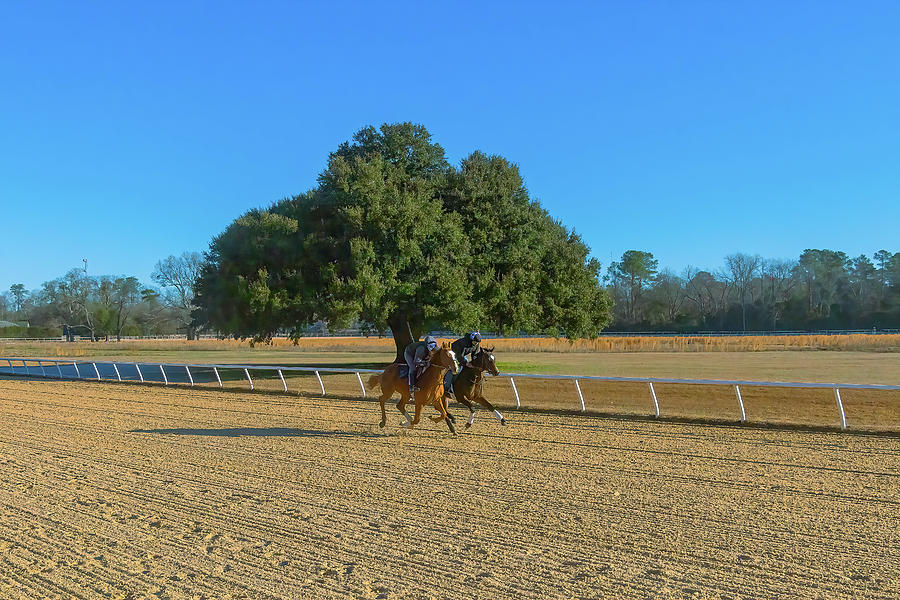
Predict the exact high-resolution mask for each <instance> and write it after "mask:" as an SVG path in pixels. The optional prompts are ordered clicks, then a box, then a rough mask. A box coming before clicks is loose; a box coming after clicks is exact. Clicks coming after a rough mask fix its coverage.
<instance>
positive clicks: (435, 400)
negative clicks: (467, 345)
mask: <svg viewBox="0 0 900 600" xmlns="http://www.w3.org/2000/svg"><path fill="white" fill-rule="evenodd" d="M428 362H429V365H428V367H427V368H426V369H425V371H424V372H423V373H422V375H421V376H420V377H419V379H418V380H417V381H416V386H418V388H419V391H418V392H416V394H415V403H416V416H415V418H414V419H412V420H410V418H409V414H407V412H406V403H407V402H409V400H410V393H409V382H408V380H407V378H406V376H405V375H404V376H402V377H401V376H400V367H401V365H399V364H397V363H394V364H392V365H388V367H387V368H386V369H385V370H384V372H383V373H380V374H375V375H372V376H371V377H369V389H370V390H374V389H375V386H377V385H378V384H379V383H380V384H381V424H380V427H384V426H385V424H386V423H387V413H386V412H385V410H384V403H385V402H386V401H387V399H388V398H390V397H391V396H393V395H394V392H400V400H399V401H398V402H397V410H399V411H400V412H401V413H402V414H403V416H404V417H406V423H405V426H406V427H414V426H416V425H418V424H419V417H420V415H421V414H422V407H423V406H425V405H426V404H433V405H434V407H435V408H436V409H438V411H439V412H440V413H441V415H440V417H439V418H437V419H435V422H437V421H440V420H444V421H446V422H447V427H449V428H450V432H451V433H453V434H454V435H455V434H456V428H455V427H453V417H448V415H447V408H446V406H444V402H443V400H442V397H443V395H444V371H446V370H448V369H449V370H451V372H453V373H456V371H457V369H458V368H459V365H458V364H457V362H456V355H455V354H454V353H453V350H451V349H450V344H448V343H447V342H444V343H443V344H441V347H440V348H436V349H435V350H433V351H432V352H431V355H430V356H429V361H428Z"/></svg>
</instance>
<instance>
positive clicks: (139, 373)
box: [134, 363, 144, 383]
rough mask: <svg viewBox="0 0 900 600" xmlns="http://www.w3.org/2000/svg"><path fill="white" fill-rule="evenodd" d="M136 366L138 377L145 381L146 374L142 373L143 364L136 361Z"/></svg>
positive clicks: (142, 381)
mask: <svg viewBox="0 0 900 600" xmlns="http://www.w3.org/2000/svg"><path fill="white" fill-rule="evenodd" d="M134 368H135V369H137V372H138V377H140V378H141V383H144V374H143V373H141V365H139V364H137V363H134Z"/></svg>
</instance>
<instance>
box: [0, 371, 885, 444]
mask: <svg viewBox="0 0 900 600" xmlns="http://www.w3.org/2000/svg"><path fill="white" fill-rule="evenodd" d="M4 363H5V364H4ZM98 365H99V366H98ZM101 367H103V370H104V371H106V372H107V374H106V375H105V376H104V375H102V374H101V373H100V370H101ZM120 367H122V369H121V370H120ZM141 367H143V369H142V368H141ZM126 369H128V370H131V369H133V370H134V371H135V373H136V375H135V376H133V377H123V376H122V371H124V370H126ZM192 369H193V371H192ZM157 371H158V375H157V374H156V372H157ZM223 371H225V372H227V371H237V372H238V379H239V380H241V381H243V380H246V382H247V385H248V387H249V389H250V390H253V389H254V384H253V378H252V376H251V374H250V371H269V372H273V374H274V373H277V376H278V379H279V380H280V382H281V385H282V386H283V390H284V391H285V392H287V391H288V385H287V382H286V381H285V379H284V373H285V372H288V373H290V372H306V373H313V374H315V377H316V380H317V382H318V384H319V389H320V390H321V392H322V395H323V396H324V395H326V391H325V383H324V381H323V380H322V377H321V373H332V374H335V373H344V374H355V375H356V379H357V381H358V382H359V387H360V391H361V392H362V395H363V396H364V397H365V396H366V388H365V386H364V385H363V380H362V376H361V374H362V373H380V372H381V371H380V370H375V369H356V368H333V367H303V366H301V367H296V366H294V367H289V366H278V365H233V364H184V363H149V362H140V363H136V362H122V361H90V360H78V359H58V358H0V375H3V374H6V375H25V376H29V377H47V378H56V379H85V380H94V381H104V380H106V381H123V382H126V381H128V382H135V383H138V382H140V383H161V384H163V385H189V386H191V387H193V386H194V385H197V384H201V383H209V384H212V383H216V384H217V385H218V387H220V388H221V387H224V385H223V381H222V377H221V372H223ZM501 377H502V378H508V379H509V382H510V385H511V386H512V391H513V394H514V396H515V400H516V407H517V408H520V407H521V406H522V400H521V396H520V393H519V390H518V388H517V386H516V379H520V380H521V379H541V380H568V381H573V382H574V384H575V385H574V390H573V391H574V394H573V407H577V408H579V409H580V410H581V411H582V412H586V410H587V408H586V405H585V401H584V395H583V394H582V391H581V383H580V382H583V381H602V382H620V383H640V384H647V386H648V392H649V396H650V398H651V399H652V401H653V407H654V412H655V415H656V417H659V416H660V409H659V397H658V396H657V391H656V389H655V388H654V386H653V384H660V383H664V384H690V385H717V386H732V387H734V392H735V399H736V401H737V406H738V408H739V410H740V415H741V418H740V420H741V422H742V423H743V422H747V412H746V410H745V408H744V401H743V397H742V396H741V386H752V387H773V388H807V389H810V388H811V389H831V390H833V392H834V399H835V406H836V409H837V415H838V416H839V418H840V423H841V428H842V429H846V428H847V417H846V413H845V411H844V405H843V401H842V400H841V390H842V389H843V390H882V391H900V385H881V384H862V383H812V382H789V381H748V380H725V379H676V378H669V377H601V376H596V375H543V374H533V373H504V374H502V376H501ZM236 380H237V379H235V381H236ZM576 401H577V404H575V402H576Z"/></svg>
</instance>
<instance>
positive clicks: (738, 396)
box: [734, 385, 747, 423]
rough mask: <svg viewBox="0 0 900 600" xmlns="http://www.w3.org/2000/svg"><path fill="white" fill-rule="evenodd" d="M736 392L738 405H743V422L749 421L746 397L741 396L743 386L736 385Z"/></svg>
mask: <svg viewBox="0 0 900 600" xmlns="http://www.w3.org/2000/svg"><path fill="white" fill-rule="evenodd" d="M734 393H735V394H737V399H738V406H740V407H741V423H746V422H747V413H746V412H744V399H743V398H741V386H739V385H736V386H734Z"/></svg>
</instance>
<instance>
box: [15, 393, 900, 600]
mask: <svg viewBox="0 0 900 600" xmlns="http://www.w3.org/2000/svg"><path fill="white" fill-rule="evenodd" d="M453 412H455V413H456V414H457V415H459V416H462V415H463V411H462V410H461V409H460V408H458V407H457V408H455V409H454V411H453ZM507 418H508V420H509V422H510V424H509V426H507V427H505V428H501V427H500V426H499V425H498V424H497V422H496V421H494V420H492V419H491V418H490V417H489V415H487V414H486V413H485V412H484V411H482V412H480V413H479V418H478V421H476V423H475V426H474V427H473V429H471V430H469V431H465V432H462V433H461V435H460V436H459V437H458V438H455V439H454V438H451V437H450V436H449V435H448V434H447V432H446V428H445V426H444V425H443V424H437V425H435V424H433V423H431V422H430V421H425V422H424V423H423V424H422V425H421V427H420V428H419V429H417V430H414V431H401V430H400V429H399V428H398V427H397V424H398V423H399V421H400V419H401V417H400V416H399V414H395V413H389V426H388V428H386V430H385V431H384V432H382V431H380V430H378V429H377V427H376V426H375V424H376V422H377V421H378V420H379V415H378V408H377V404H374V403H372V402H361V401H356V400H340V399H334V398H329V399H320V398H308V397H299V398H298V397H290V396H283V395H281V396H276V395H266V394H239V393H233V392H220V391H218V390H196V389H195V390H190V389H184V388H160V387H145V386H137V385H115V384H94V383H84V382H77V383H72V382H53V381H25V380H2V381H0V422H2V424H3V427H2V430H0V505H2V508H0V598H29V599H30V598H66V599H68V598H83V599H93V598H119V599H126V598H273V597H274V598H332V597H333V598H345V597H350V598H461V599H462V598H465V599H467V600H470V599H473V598H485V599H494V598H497V599H502V598H897V597H900V519H898V515H900V437H898V436H896V435H876V434H864V433H849V432H848V433H841V432H837V431H835V432H815V431H803V430H779V429H763V428H751V427H737V426H727V425H725V426H723V425H702V424H688V423H673V422H654V421H651V420H639V419H632V420H627V419H611V418H600V417H595V416H581V415H573V416H566V415H558V414H545V413H536V412H534V413H516V412H514V411H510V412H509V413H508V414H507ZM462 420H463V419H460V423H462Z"/></svg>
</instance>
